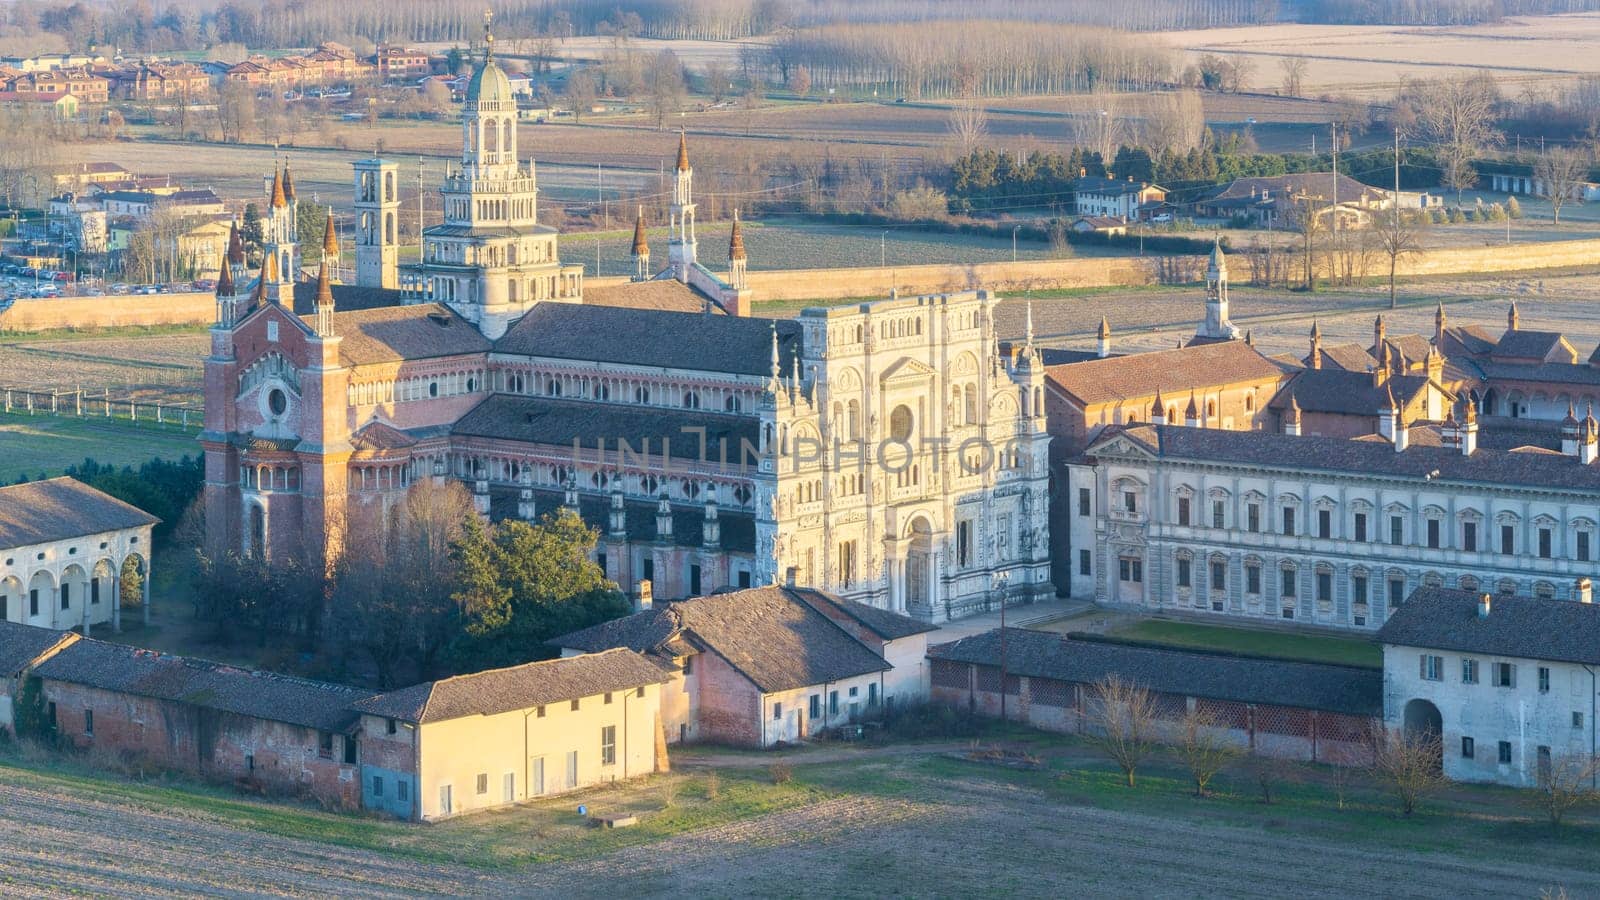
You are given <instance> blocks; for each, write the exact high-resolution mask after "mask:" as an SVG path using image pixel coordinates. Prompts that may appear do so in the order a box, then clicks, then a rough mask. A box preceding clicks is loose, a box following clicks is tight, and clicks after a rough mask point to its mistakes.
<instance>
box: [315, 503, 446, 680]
mask: <svg viewBox="0 0 1600 900" xmlns="http://www.w3.org/2000/svg"><path fill="white" fill-rule="evenodd" d="M474 515H475V513H474V512H473V509H472V498H471V495H469V494H468V493H467V491H466V488H464V487H463V486H462V485H461V483H460V482H455V481H451V482H447V483H445V484H435V483H434V482H433V481H432V480H429V479H424V480H421V481H417V482H415V483H414V484H413V485H412V486H411V488H410V489H409V490H408V491H407V492H406V496H405V499H404V500H403V501H402V502H401V503H400V504H399V505H398V506H397V507H396V508H395V510H394V512H393V514H392V517H391V521H390V522H389V523H387V526H388V527H387V528H385V523H382V522H371V521H359V520H358V521H356V522H355V523H353V524H356V526H357V527H355V528H352V529H351V533H352V537H351V539H350V540H349V541H348V542H347V545H346V548H345V552H344V554H343V555H342V556H341V557H340V560H339V563H338V568H337V570H336V573H335V580H334V585H335V586H334V601H335V603H334V610H335V612H334V617H335V624H336V625H337V628H338V631H339V634H340V635H341V636H342V638H343V640H344V641H346V642H347V643H348V644H349V645H350V646H351V647H352V648H354V649H356V650H359V651H361V652H363V653H364V654H365V655H366V656H367V658H368V659H370V661H371V663H372V666H373V668H374V669H375V670H376V672H377V675H378V681H379V683H380V684H379V686H380V687H384V688H389V687H393V686H395V685H396V684H399V683H401V682H402V681H403V680H404V679H405V678H407V677H426V676H427V675H428V674H430V670H431V669H432V668H433V666H434V663H435V661H436V658H437V656H438V654H439V652H440V650H441V649H442V648H443V647H444V645H445V643H446V642H447V641H448V640H449V638H450V636H451V632H450V628H451V625H452V623H453V622H455V621H456V618H455V616H456V612H457V609H456V603H455V601H454V600H453V599H451V594H452V593H453V591H454V589H455V581H456V564H455V563H454V562H453V560H452V558H451V552H450V551H451V546H452V544H453V543H454V542H455V541H456V540H457V539H458V538H460V537H461V535H462V534H463V533H464V531H465V526H466V522H467V520H468V519H469V518H470V517H472V516H474Z"/></svg>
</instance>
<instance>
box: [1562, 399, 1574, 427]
mask: <svg viewBox="0 0 1600 900" xmlns="http://www.w3.org/2000/svg"><path fill="white" fill-rule="evenodd" d="M1561 424H1562V425H1577V424H1578V411H1577V409H1576V408H1574V407H1573V405H1572V401H1571V400H1568V401H1567V417H1566V418H1565V419H1562V420H1561Z"/></svg>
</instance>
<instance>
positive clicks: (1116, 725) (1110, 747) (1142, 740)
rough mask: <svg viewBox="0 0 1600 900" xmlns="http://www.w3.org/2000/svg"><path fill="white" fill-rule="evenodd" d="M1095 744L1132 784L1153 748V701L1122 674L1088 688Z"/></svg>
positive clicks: (1130, 785)
mask: <svg viewBox="0 0 1600 900" xmlns="http://www.w3.org/2000/svg"><path fill="white" fill-rule="evenodd" d="M1089 699H1090V715H1091V716H1092V720H1093V722H1094V725H1095V729H1096V732H1097V733H1096V734H1095V742H1096V743H1098V744H1099V745H1100V748H1101V749H1102V750H1104V751H1105V753H1106V755H1107V756H1109V757H1111V761H1112V762H1114V763H1116V765H1117V768H1119V769H1121V770H1122V774H1123V776H1124V777H1125V778H1127V781H1128V787H1133V786H1134V784H1135V776H1136V775H1137V773H1138V771H1139V766H1140V764H1141V763H1143V762H1144V759H1145V757H1147V756H1149V755H1150V753H1151V751H1153V750H1154V749H1155V743H1156V742H1155V717H1156V704H1155V698H1154V697H1153V696H1152V695H1151V694H1150V691H1148V690H1146V689H1145V688H1144V687H1142V686H1140V685H1138V684H1135V683H1134V682H1131V681H1127V680H1125V679H1124V678H1123V677H1122V676H1121V675H1107V676H1106V677H1104V678H1102V679H1100V680H1099V681H1096V682H1095V683H1094V684H1093V685H1092V686H1091V687H1090V689H1089Z"/></svg>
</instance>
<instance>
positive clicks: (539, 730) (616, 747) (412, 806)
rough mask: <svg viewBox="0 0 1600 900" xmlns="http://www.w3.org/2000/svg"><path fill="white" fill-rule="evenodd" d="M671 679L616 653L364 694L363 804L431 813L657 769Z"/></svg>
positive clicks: (425, 817)
mask: <svg viewBox="0 0 1600 900" xmlns="http://www.w3.org/2000/svg"><path fill="white" fill-rule="evenodd" d="M666 680H667V673H666V671H665V670H663V669H662V668H661V667H660V666H659V665H657V664H656V663H654V662H652V661H651V660H648V659H646V658H645V657H643V656H640V655H639V654H637V653H634V652H633V651H631V650H624V649H616V650H607V651H604V652H599V653H591V654H586V655H584V656H576V657H571V658H567V659H553V660H546V661H544V662H534V663H528V664H526V665H521V666H512V667H510V668H505V669H491V670H489V671H486V672H477V673H474V674H471V675H458V676H456V677H454V678H445V679H441V680H439V681H429V682H425V683H423V684H418V685H413V686H411V687H408V688H403V689H401V690H398V691H391V692H389V693H386V694H379V695H377V696H375V697H370V698H366V699H363V700H360V701H359V702H356V703H355V704H354V705H353V707H352V709H354V710H355V711H356V712H358V713H360V716H361V725H360V731H361V733H362V734H363V735H364V742H363V745H362V750H363V757H362V765H361V781H362V788H363V789H364V792H365V793H364V794H363V797H364V800H363V802H364V804H365V806H366V807H367V808H368V809H375V810H384V811H386V812H389V813H393V814H394V815H397V816H400V817H402V818H414V819H418V820H422V821H433V820H436V819H442V818H448V817H450V816H453V815H459V814H461V813H466V812H473V811H476V810H482V809H488V808H491V807H496V806H504V805H507V804H511V803H516V802H518V801H521V800H527V799H531V798H535V797H543V796H546V795H549V794H559V793H562V792H563V791H571V790H576V789H578V788H581V787H587V786H589V785H592V784H599V783H602V782H607V781H616V780H618V779H625V778H632V777H635V776H638V775H646V774H649V773H651V772H656V771H660V770H661V768H662V767H664V766H665V764H666V751H665V749H664V747H665V745H661V746H659V747H658V743H659V739H660V736H661V684H662V682H664V681H666Z"/></svg>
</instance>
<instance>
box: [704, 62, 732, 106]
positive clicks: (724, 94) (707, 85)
mask: <svg viewBox="0 0 1600 900" xmlns="http://www.w3.org/2000/svg"><path fill="white" fill-rule="evenodd" d="M700 80H701V81H702V82H704V85H703V87H704V89H705V92H706V93H708V94H710V95H711V102H712V103H721V102H722V101H724V100H726V99H728V91H730V90H732V89H733V75H732V73H731V72H730V71H729V70H728V64H727V63H726V62H724V61H723V60H720V59H712V60H708V61H707V62H706V64H705V65H704V66H701V67H700Z"/></svg>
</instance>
